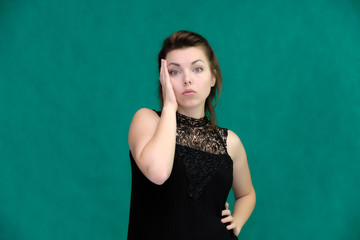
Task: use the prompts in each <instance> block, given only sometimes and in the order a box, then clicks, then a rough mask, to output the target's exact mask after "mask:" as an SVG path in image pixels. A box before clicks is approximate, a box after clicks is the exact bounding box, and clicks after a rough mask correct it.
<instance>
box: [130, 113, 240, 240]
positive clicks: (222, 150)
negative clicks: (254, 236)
mask: <svg viewBox="0 0 360 240" xmlns="http://www.w3.org/2000/svg"><path fill="white" fill-rule="evenodd" d="M157 113H158V114H159V116H160V114H161V113H160V112H157ZM176 117H177V133H176V146H175V158H174V164H173V169H172V172H171V175H170V177H169V179H168V180H167V181H166V182H165V183H164V184H163V185H156V184H154V183H152V182H151V181H149V180H148V179H147V178H146V177H145V176H144V175H143V174H142V172H141V171H140V169H139V168H138V167H137V165H136V163H135V160H134V158H133V156H132V154H131V152H130V161H131V168H132V191H131V204H130V218H129V229H128V240H134V239H136V240H138V239H159V240H195V239H196V240H202V239H204V240H205V239H206V240H212V239H214V240H229V239H237V238H236V236H235V235H234V234H233V232H232V230H227V229H226V224H223V223H222V222H221V218H222V216H221V211H222V210H224V209H225V202H226V199H227V196H228V194H229V191H230V189H231V185H232V180H233V163H232V160H231V158H230V156H229V155H228V153H227V150H226V138H227V129H224V128H220V127H218V126H216V127H215V128H211V125H210V122H209V121H208V119H207V118H206V117H204V118H201V119H195V118H190V117H187V116H185V115H182V114H180V113H177V114H176Z"/></svg>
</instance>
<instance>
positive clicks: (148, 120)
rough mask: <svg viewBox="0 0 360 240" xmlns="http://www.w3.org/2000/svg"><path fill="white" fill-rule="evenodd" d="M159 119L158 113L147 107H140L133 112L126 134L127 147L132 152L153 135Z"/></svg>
mask: <svg viewBox="0 0 360 240" xmlns="http://www.w3.org/2000/svg"><path fill="white" fill-rule="evenodd" d="M159 119H160V117H159V116H158V114H157V113H156V112H155V111H154V110H151V109H148V108H141V109H139V110H138V111H137V112H136V113H135V114H134V117H133V119H132V121H131V124H130V128H129V135H128V143H129V147H130V150H131V151H132V152H133V153H134V152H137V151H136V149H137V148H138V147H142V146H143V144H144V142H146V141H148V140H149V139H150V138H151V137H152V136H153V134H154V133H155V131H156V128H157V125H158V124H159Z"/></svg>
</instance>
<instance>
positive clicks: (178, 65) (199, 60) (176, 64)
mask: <svg viewBox="0 0 360 240" xmlns="http://www.w3.org/2000/svg"><path fill="white" fill-rule="evenodd" d="M197 62H203V63H205V62H204V61H203V60H201V59H198V60H195V61H193V62H192V63H191V65H194V64H195V63H197ZM170 65H175V66H177V67H180V64H178V63H173V62H171V63H169V64H168V66H170Z"/></svg>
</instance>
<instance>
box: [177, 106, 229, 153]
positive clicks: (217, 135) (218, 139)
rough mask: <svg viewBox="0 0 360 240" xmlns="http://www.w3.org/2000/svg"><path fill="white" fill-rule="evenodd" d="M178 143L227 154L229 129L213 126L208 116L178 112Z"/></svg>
mask: <svg viewBox="0 0 360 240" xmlns="http://www.w3.org/2000/svg"><path fill="white" fill-rule="evenodd" d="M176 121H177V132H176V143H177V144H179V145H181V146H187V147H190V148H193V149H196V150H200V151H203V152H207V153H213V154H225V153H227V151H226V138H227V130H226V129H223V128H219V127H216V126H215V127H214V128H211V122H210V121H209V120H208V119H207V117H206V116H204V117H202V118H199V119H197V118H191V117H188V116H185V115H183V114H180V113H178V112H177V113H176Z"/></svg>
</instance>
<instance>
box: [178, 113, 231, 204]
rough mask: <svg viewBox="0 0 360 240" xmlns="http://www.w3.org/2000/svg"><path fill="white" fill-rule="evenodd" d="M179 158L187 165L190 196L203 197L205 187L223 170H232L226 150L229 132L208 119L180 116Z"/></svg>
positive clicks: (186, 172)
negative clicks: (212, 124) (213, 125)
mask: <svg viewBox="0 0 360 240" xmlns="http://www.w3.org/2000/svg"><path fill="white" fill-rule="evenodd" d="M176 121H177V132H176V143H177V144H178V145H179V146H181V147H177V149H176V152H175V159H179V160H181V162H182V163H183V164H184V165H185V169H186V171H185V174H186V177H187V180H188V194H189V196H190V197H192V198H196V199H197V198H200V197H201V193H202V191H203V188H204V187H205V186H206V184H207V183H208V182H209V181H210V180H211V178H212V176H213V175H214V174H215V173H216V172H217V171H218V170H219V169H223V170H224V169H230V168H232V161H231V159H229V156H228V155H227V150H226V138H227V129H224V128H220V127H217V126H215V127H214V128H211V123H210V121H209V120H208V119H207V118H206V116H204V117H203V118H200V119H196V118H191V117H188V116H185V115H183V114H180V113H178V112H177V113H176Z"/></svg>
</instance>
